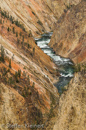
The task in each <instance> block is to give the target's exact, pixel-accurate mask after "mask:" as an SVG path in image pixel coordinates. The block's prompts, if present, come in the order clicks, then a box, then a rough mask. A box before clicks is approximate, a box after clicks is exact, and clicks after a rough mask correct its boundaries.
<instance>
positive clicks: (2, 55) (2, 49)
mask: <svg viewBox="0 0 86 130" xmlns="http://www.w3.org/2000/svg"><path fill="white" fill-rule="evenodd" d="M4 55H5V53H4V48H3V46H1V61H2V62H4Z"/></svg>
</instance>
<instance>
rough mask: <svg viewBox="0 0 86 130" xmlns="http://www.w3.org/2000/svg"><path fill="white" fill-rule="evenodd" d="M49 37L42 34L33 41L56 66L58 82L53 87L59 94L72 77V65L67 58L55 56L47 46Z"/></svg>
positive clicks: (49, 34) (49, 35) (50, 34)
mask: <svg viewBox="0 0 86 130" xmlns="http://www.w3.org/2000/svg"><path fill="white" fill-rule="evenodd" d="M51 36H52V33H48V34H43V35H42V37H41V38H35V41H36V43H37V45H38V46H39V47H40V48H41V49H42V50H43V52H44V53H46V54H47V55H48V56H50V57H51V58H52V59H53V61H54V62H55V63H56V64H57V65H58V67H59V72H60V78H59V82H57V83H56V84H55V86H56V87H57V88H58V90H59V92H61V87H62V86H63V87H64V86H65V85H67V83H68V82H69V81H70V79H71V78H72V77H73V68H72V65H73V63H72V62H71V61H70V59H68V58H63V57H61V56H58V55H56V54H55V53H54V51H53V50H52V48H50V47H49V46H48V43H49V42H50V39H51Z"/></svg>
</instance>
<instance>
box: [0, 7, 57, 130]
mask: <svg viewBox="0 0 86 130" xmlns="http://www.w3.org/2000/svg"><path fill="white" fill-rule="evenodd" d="M3 55H4V56H3ZM3 59H4V60H3ZM56 80H58V72H57V66H56V65H55V64H54V63H53V62H52V61H51V59H50V57H49V56H47V55H46V54H44V53H43V51H42V50H41V49H40V48H39V47H38V46H37V45H36V43H35V41H34V39H33V37H32V34H31V32H26V31H25V30H24V26H22V25H21V24H20V23H19V21H15V22H14V21H12V16H10V15H8V14H7V13H6V12H4V10H2V9H0V88H1V91H0V96H1V97H0V102H1V104H2V105H1V106H0V114H1V117H3V118H2V119H1V120H0V129H1V130H4V129H5V128H4V127H6V130H8V129H9V128H7V124H8V123H9V124H10V125H11V126H12V124H14V125H15V124H16V123H17V124H19V125H22V124H23V125H25V123H26V124H27V123H29V124H30V125H32V124H34V125H36V124H42V123H44V122H45V121H46V120H47V118H48V117H47V114H48V113H49V111H50V109H51V106H55V104H56V102H57V99H58V97H59V94H58V91H57V89H56V88H55V87H54V85H53V83H54V82H55V81H56ZM12 95H13V96H12ZM18 99H19V100H18ZM17 100H18V103H16V102H17ZM21 113H22V114H21ZM13 115H14V117H13ZM12 117H13V119H11V118H12ZM3 125H4V126H3ZM14 127H15V126H14ZM21 127H22V126H21ZM14 129H16V128H14ZM17 129H18V126H17ZM25 129H30V128H25ZM21 130H23V128H21Z"/></svg>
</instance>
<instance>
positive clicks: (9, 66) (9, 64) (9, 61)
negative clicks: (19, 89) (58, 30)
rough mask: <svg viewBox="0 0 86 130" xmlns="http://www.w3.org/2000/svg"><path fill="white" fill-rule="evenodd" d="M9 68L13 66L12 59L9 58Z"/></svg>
mask: <svg viewBox="0 0 86 130" xmlns="http://www.w3.org/2000/svg"><path fill="white" fill-rule="evenodd" d="M9 68H11V59H10V60H9Z"/></svg>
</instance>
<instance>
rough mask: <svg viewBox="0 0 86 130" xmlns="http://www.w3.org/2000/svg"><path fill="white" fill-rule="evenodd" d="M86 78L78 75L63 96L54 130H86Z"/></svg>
mask: <svg viewBox="0 0 86 130" xmlns="http://www.w3.org/2000/svg"><path fill="white" fill-rule="evenodd" d="M85 122H86V78H85V77H83V75H81V74H80V73H76V74H75V76H74V78H73V79H72V80H71V82H70V83H69V85H68V90H67V91H65V92H64V94H62V96H61V98H60V101H59V107H58V116H57V119H56V123H55V125H54V128H53V130H67V129H68V130H85V129H86V123H85Z"/></svg>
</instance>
